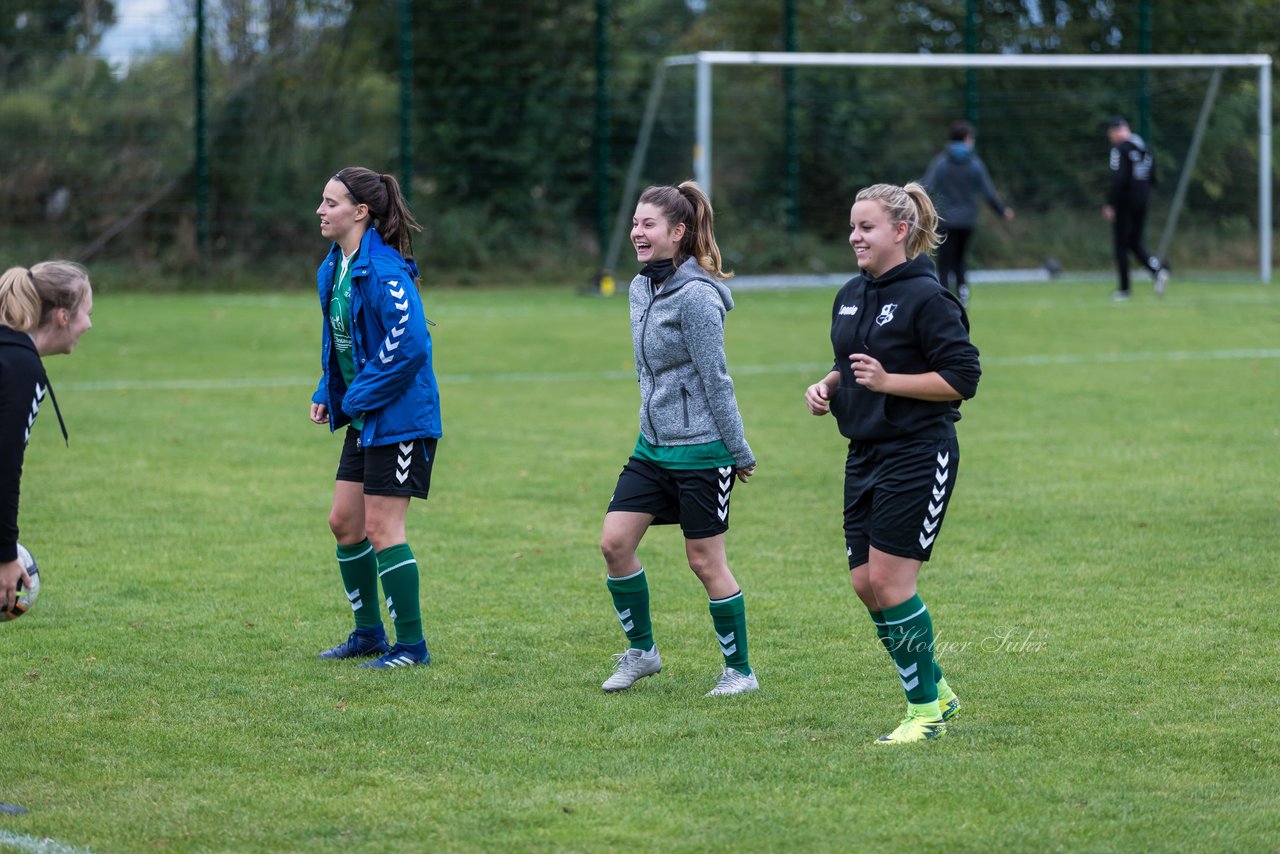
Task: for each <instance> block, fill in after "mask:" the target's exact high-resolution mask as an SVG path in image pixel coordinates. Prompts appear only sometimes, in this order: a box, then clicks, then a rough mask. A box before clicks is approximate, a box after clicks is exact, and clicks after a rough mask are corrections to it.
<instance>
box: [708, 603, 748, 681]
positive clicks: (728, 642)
mask: <svg viewBox="0 0 1280 854" xmlns="http://www.w3.org/2000/svg"><path fill="white" fill-rule="evenodd" d="M710 604H711V624H712V625H713V626H715V629H716V640H718V641H720V652H721V654H723V655H724V665H725V667H732V668H733V669H734V670H736V671H738V672H739V673H741V674H742V675H743V676H750V675H751V663H750V662H749V661H748V660H747V606H746V603H745V602H744V601H743V599H742V591H741V590H739V591H738V592H737V593H735V594H733V595H732V596H730V597H728V598H727V599H712V600H711V603H710Z"/></svg>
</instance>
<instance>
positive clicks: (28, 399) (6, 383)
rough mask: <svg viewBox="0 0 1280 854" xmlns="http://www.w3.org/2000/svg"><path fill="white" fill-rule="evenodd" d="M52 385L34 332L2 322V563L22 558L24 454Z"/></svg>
mask: <svg viewBox="0 0 1280 854" xmlns="http://www.w3.org/2000/svg"><path fill="white" fill-rule="evenodd" d="M48 387H49V378H48V376H47V375H46V374H45V372H44V365H43V364H42V363H41V361H40V354H39V353H37V352H36V345H35V343H34V342H32V340H31V336H30V335H27V334H26V333H24V332H17V331H15V330H13V329H10V328H9V327H7V326H0V563H8V562H10V561H14V560H17V559H18V486H19V484H20V482H21V480H22V458H23V456H24V454H25V453H26V449H27V439H28V438H29V437H30V435H31V425H32V423H33V422H34V421H35V418H36V412H37V411H38V410H39V409H40V401H41V400H43V399H44V393H45V390H46V389H48Z"/></svg>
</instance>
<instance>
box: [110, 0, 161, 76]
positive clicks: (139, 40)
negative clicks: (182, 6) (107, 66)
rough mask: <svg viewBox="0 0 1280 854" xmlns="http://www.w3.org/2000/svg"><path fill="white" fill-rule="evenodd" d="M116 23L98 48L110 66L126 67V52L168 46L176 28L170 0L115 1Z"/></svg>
mask: <svg viewBox="0 0 1280 854" xmlns="http://www.w3.org/2000/svg"><path fill="white" fill-rule="evenodd" d="M115 7H116V25H115V26H114V27H112V28H111V29H110V30H108V31H107V32H106V34H105V35H104V36H103V38H102V43H101V44H100V45H99V47H98V53H100V54H101V55H102V56H103V57H104V58H105V59H106V60H107V61H108V62H110V63H111V64H112V65H113V66H119V67H127V65H128V60H129V57H130V55H132V54H137V53H143V52H146V51H148V50H150V49H151V48H152V47H155V46H157V45H162V46H169V45H171V44H172V42H173V40H174V38H176V35H177V33H178V30H179V27H178V22H177V19H176V16H175V12H174V8H173V3H172V0H115Z"/></svg>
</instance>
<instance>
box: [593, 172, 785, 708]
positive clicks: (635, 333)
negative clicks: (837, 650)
mask: <svg viewBox="0 0 1280 854" xmlns="http://www.w3.org/2000/svg"><path fill="white" fill-rule="evenodd" d="M713 220H714V217H713V212H712V210H711V202H710V200H709V199H708V198H707V195H706V193H704V192H703V190H702V188H701V187H699V186H698V185H697V184H696V183H695V182H693V181H686V182H684V183H683V184H681V185H680V186H679V187H650V188H648V189H647V190H645V191H644V192H643V193H642V194H641V195H640V201H639V202H638V203H637V205H636V212H635V218H634V219H633V220H632V225H631V242H632V245H634V246H635V250H636V260H637V261H638V262H640V263H641V264H643V265H644V268H643V269H642V270H641V271H640V273H639V274H638V275H637V276H636V277H635V278H634V279H633V280H632V281H631V290H630V297H631V337H632V342H633V344H634V346H635V359H636V375H637V378H638V379H639V382H640V435H639V437H638V438H637V440H636V446H635V450H634V451H633V452H632V454H631V458H630V459H629V460H627V464H626V466H624V467H623V469H622V473H621V474H620V475H619V477H618V484H617V486H616V487H615V489H614V493H613V498H612V499H611V500H610V502H609V509H608V512H607V513H606V514H605V517H604V527H603V530H602V532H601V535H600V550H601V551H602V552H603V553H604V559H605V564H606V565H607V567H608V571H609V577H608V582H607V584H608V588H609V593H610V594H611V595H612V597H613V607H614V610H615V611H616V612H617V615H618V620H619V622H620V623H621V624H622V630H623V631H624V632H625V633H626V636H627V640H628V641H629V646H628V648H627V650H626V651H624V652H622V653H620V654H618V655H615V656H614V659H615V664H614V671H613V675H611V676H610V677H609V678H608V679H607V680H606V681H605V683H604V685H603V686H601V687H603V688H604V690H605V691H611V692H612V691H621V690H623V689H626V688H630V687H631V686H632V685H633V684H635V682H636V680H638V679H641V678H643V677H645V676H652V675H654V674H656V673H658V672H659V671H660V670H662V657H661V656H660V655H659V654H658V647H657V646H656V645H655V644H654V641H653V627H652V624H651V622H650V620H649V585H648V581H647V580H646V577H645V571H644V567H643V566H642V565H641V563H640V559H639V557H638V556H637V554H636V550H637V548H638V547H639V545H640V540H641V539H642V538H643V537H644V535H645V532H646V531H648V530H649V526H651V525H671V524H676V523H679V524H680V528H681V530H682V532H683V533H684V538H685V554H686V556H687V557H688V559H689V568H690V569H692V570H693V572H694V574H695V575H696V576H698V580H699V581H701V582H702V584H703V586H704V587H705V588H706V590H707V596H708V598H709V600H710V609H711V619H712V623H713V625H714V628H715V633H716V638H717V640H719V642H720V652H721V654H722V655H723V657H724V669H723V670H722V671H721V674H720V678H719V679H718V680H717V682H716V685H715V687H713V688H712V689H711V691H710V692H708V694H707V696H708V697H720V696H728V695H733V694H742V693H745V692H747V691H754V690H756V689H757V688H759V687H760V686H759V682H758V681H757V680H756V676H755V673H753V672H752V670H751V665H750V663H749V660H748V657H747V620H746V610H745V608H744V605H743V599H742V590H741V588H740V587H739V586H738V582H737V580H736V579H735V578H734V577H733V573H732V572H731V571H730V570H729V562H728V559H727V558H726V556H725V546H724V535H725V532H726V531H727V530H728V528H729V495H730V492H731V491H732V489H733V484H734V480H735V478H736V479H737V480H741V481H742V482H744V483H745V482H746V481H747V478H749V477H750V476H751V475H752V474H753V473H754V472H755V467H756V459H755V455H754V454H752V453H751V447H750V446H749V445H748V444H747V440H746V438H745V436H744V435H743V429H742V418H741V416H740V415H739V414H738V403H737V399H736V398H735V397H734V393H733V380H732V379H730V377H729V372H728V368H727V367H726V364H725V353H724V319H725V314H726V312H728V311H729V310H730V309H732V308H733V298H732V296H731V295H730V293H729V289H728V288H727V287H726V286H725V285H724V282H723V280H724V279H727V278H729V277H730V276H732V275H733V274H732V273H726V272H725V271H724V270H723V269H721V260H720V249H719V247H718V246H716V240H715V232H714V230H713Z"/></svg>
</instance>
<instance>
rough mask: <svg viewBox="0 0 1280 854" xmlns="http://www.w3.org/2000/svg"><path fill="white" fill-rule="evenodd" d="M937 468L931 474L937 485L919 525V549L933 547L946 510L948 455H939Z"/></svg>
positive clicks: (949, 475)
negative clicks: (943, 512)
mask: <svg viewBox="0 0 1280 854" xmlns="http://www.w3.org/2000/svg"><path fill="white" fill-rule="evenodd" d="M937 462H938V468H937V470H936V471H935V472H934V473H933V479H934V482H935V483H936V484H937V485H936V486H934V487H933V501H930V502H929V512H928V514H927V515H926V516H925V517H924V522H923V523H921V527H922V530H921V531H920V536H919V543H920V548H922V549H927V548H929V546H931V545H933V541H934V539H936V538H937V536H938V525H940V524H941V523H942V511H943V510H945V509H946V506H947V502H946V495H947V481H948V480H949V479H950V478H951V470H950V468H948V467H949V466H950V465H951V454H950V453H945V454H944V453H939V454H938V457H937Z"/></svg>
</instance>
